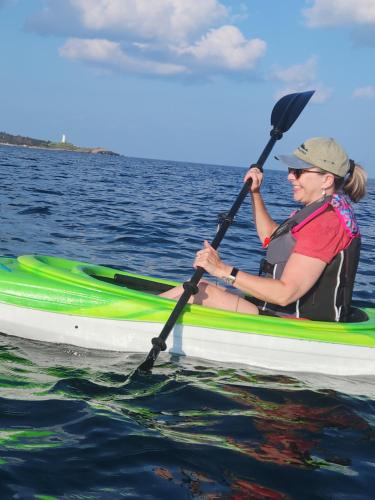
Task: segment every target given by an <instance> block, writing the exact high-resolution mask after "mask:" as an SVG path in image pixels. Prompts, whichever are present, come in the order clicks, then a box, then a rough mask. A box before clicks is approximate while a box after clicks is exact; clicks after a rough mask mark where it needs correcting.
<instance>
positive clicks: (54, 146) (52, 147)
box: [0, 132, 120, 156]
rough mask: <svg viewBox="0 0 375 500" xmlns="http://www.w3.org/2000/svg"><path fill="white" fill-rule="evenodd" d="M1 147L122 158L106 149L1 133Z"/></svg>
mask: <svg viewBox="0 0 375 500" xmlns="http://www.w3.org/2000/svg"><path fill="white" fill-rule="evenodd" d="M0 146H11V147H23V148H31V149H45V150H49V151H70V152H73V153H90V154H104V155H110V156H120V155H119V154H118V153H115V152H113V151H109V150H107V149H104V148H100V147H95V148H84V147H80V146H75V145H74V144H71V143H69V142H52V141H44V140H41V139H33V138H31V137H24V136H21V135H12V134H8V133H6V132H0Z"/></svg>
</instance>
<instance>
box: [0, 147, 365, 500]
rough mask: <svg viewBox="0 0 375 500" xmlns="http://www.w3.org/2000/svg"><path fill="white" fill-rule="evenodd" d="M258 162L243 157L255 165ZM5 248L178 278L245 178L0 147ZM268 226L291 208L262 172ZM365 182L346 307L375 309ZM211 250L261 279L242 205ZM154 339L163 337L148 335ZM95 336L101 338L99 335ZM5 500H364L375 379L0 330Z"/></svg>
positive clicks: (207, 169) (280, 184) (284, 192)
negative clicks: (146, 367) (148, 368)
mask: <svg viewBox="0 0 375 500" xmlns="http://www.w3.org/2000/svg"><path fill="white" fill-rule="evenodd" d="M252 160H254V159H252ZM0 173H1V181H2V182H1V184H2V189H1V197H0V201H1V222H2V231H1V233H2V238H1V248H0V253H1V254H3V255H8V256H16V255H21V254H35V253H39V254H49V255H56V256H63V257H67V258H72V259H78V260H84V261H89V262H94V263H99V264H105V265H110V266H115V267H119V268H123V269H127V270H129V271H135V272H140V273H143V274H149V275H153V276H160V277H168V278H178V279H182V280H184V279H187V278H188V277H189V276H190V275H191V273H192V268H191V262H192V260H193V257H194V253H195V251H196V250H197V249H199V248H200V245H201V243H202V240H203V239H206V238H207V239H209V240H210V239H212V238H213V236H214V233H215V229H216V223H217V221H216V215H217V214H218V213H219V212H222V211H225V210H228V209H229V208H230V206H231V205H232V203H233V201H234V199H235V197H236V196H237V194H238V192H239V190H240V188H241V182H242V177H243V174H244V169H240V168H229V167H219V166H207V165H196V164H188V163H177V162H172V161H155V160H145V159H135V158H124V157H104V156H93V155H85V154H76V153H63V152H47V151H38V150H31V149H22V148H7V147H2V148H0ZM264 188H265V189H264V195H265V198H266V199H267V201H268V204H269V207H270V209H271V213H272V215H273V216H274V217H275V218H276V219H282V218H284V217H285V216H287V215H288V214H289V213H290V211H291V209H292V208H293V207H294V206H293V204H292V202H291V201H290V200H291V195H290V191H289V188H288V187H287V182H286V176H285V174H284V173H282V172H277V171H267V179H266V182H265V186H264ZM374 188H375V183H374V182H373V181H371V182H370V190H369V191H370V192H369V196H368V197H367V199H366V200H365V201H364V202H361V203H360V204H359V205H358V207H357V213H358V215H359V219H360V221H361V229H362V233H363V241H364V243H363V251H362V261H361V264H360V268H359V272H358V279H357V285H356V289H355V298H356V299H361V300H367V301H374V300H375V293H374V290H375V287H374V285H375V265H374V259H373V256H374V250H375V230H374V226H373V212H374V209H375V189H374ZM221 254H222V256H223V258H224V259H226V260H228V262H230V263H232V264H235V265H237V267H240V268H241V269H246V270H248V271H250V272H256V270H257V265H258V260H259V258H260V255H261V249H260V246H259V243H258V241H257V238H256V236H255V231H254V227H253V224H252V222H251V217H250V207H249V203H248V202H246V203H245V204H244V205H243V207H242V208H241V211H240V213H239V215H238V217H237V221H236V224H235V225H234V226H233V227H232V228H231V229H230V230H229V231H228V233H227V236H226V238H225V240H224V241H223V243H222V245H221ZM156 333H158V332H156ZM104 334H105V332H103V335H104ZM0 360H1V362H0V498H1V499H8V498H9V499H11V498H12V499H13V498H14V499H43V500H44V499H45V500H47V499H112V498H114V499H116V498H123V497H126V498H142V499H159V498H160V499H165V498H178V499H180V498H181V499H185V498H186V499H188V498H194V499H233V500H236V499H242V498H246V499H272V500H279V499H319V498H322V499H325V498H327V499H345V500H346V499H347V500H352V499H355V500H358V499H372V498H374V497H375V494H374V491H375V435H374V430H375V399H374V397H373V396H372V395H371V394H369V393H368V387H371V384H372V383H373V382H375V380H371V379H369V380H367V381H365V382H366V384H365V383H364V381H363V380H346V381H345V384H343V383H342V381H341V380H339V379H334V378H333V377H317V378H316V379H315V380H314V381H313V382H312V381H311V380H309V379H306V378H303V377H302V376H300V377H295V376H294V377H292V376H288V375H285V374H284V375H283V374H276V373H271V372H265V371H264V372H262V371H260V370H251V369H244V368H243V367H238V366H228V365H224V364H217V363H216V364H214V363H211V362H206V361H202V360H194V359H184V358H180V359H177V358H173V357H172V358H170V357H166V356H164V355H163V356H160V358H159V360H158V363H157V366H156V367H155V369H154V372H153V375H152V376H145V375H136V376H133V377H131V378H128V375H129V374H130V373H131V372H132V370H133V369H134V368H136V366H138V364H139V363H140V362H141V361H142V360H143V356H140V355H135V354H126V353H108V352H99V351H89V350H83V349H77V348H72V347H69V346H55V345H49V344H43V343H38V342H31V341H26V340H23V339H17V338H11V337H7V336H5V335H1V336H0Z"/></svg>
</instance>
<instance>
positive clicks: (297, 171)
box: [288, 167, 325, 179]
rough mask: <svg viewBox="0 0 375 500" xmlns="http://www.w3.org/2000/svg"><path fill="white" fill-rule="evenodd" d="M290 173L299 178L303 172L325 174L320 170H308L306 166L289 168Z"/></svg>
mask: <svg viewBox="0 0 375 500" xmlns="http://www.w3.org/2000/svg"><path fill="white" fill-rule="evenodd" d="M288 173H289V174H293V175H294V177H295V178H296V179H299V178H300V177H301V175H302V174H320V175H324V174H325V172H319V171H318V170H308V169H305V168H290V167H289V168H288Z"/></svg>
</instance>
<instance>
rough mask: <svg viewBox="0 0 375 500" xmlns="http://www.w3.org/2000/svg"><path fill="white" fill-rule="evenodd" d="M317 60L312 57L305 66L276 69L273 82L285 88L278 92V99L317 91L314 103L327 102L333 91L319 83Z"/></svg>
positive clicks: (272, 76) (297, 65)
mask: <svg viewBox="0 0 375 500" xmlns="http://www.w3.org/2000/svg"><path fill="white" fill-rule="evenodd" d="M316 73H317V59H316V57H310V58H309V59H308V60H307V61H306V62H305V63H303V64H295V65H293V66H289V67H288V68H281V69H276V70H274V71H273V73H272V74H271V78H272V79H273V80H276V81H279V82H282V83H283V87H282V88H281V89H280V90H279V91H278V92H277V97H281V96H283V95H286V94H290V93H293V92H303V91H306V90H315V93H314V95H313V97H312V99H311V100H312V102H315V103H323V102H326V101H327V100H328V99H329V98H330V97H331V95H332V89H329V88H328V87H326V86H325V85H323V84H322V83H320V82H318V81H317V77H316Z"/></svg>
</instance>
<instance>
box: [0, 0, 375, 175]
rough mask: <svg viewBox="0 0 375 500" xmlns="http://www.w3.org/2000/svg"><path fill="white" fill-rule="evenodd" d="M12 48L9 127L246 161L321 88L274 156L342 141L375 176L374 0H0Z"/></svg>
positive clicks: (119, 147)
mask: <svg viewBox="0 0 375 500" xmlns="http://www.w3.org/2000/svg"><path fill="white" fill-rule="evenodd" d="M0 55H1V65H0V77H1V80H0V81H1V92H0V130H1V131H6V132H9V133H13V134H21V135H27V136H30V137H36V138H42V139H49V140H60V138H61V136H62V134H63V133H65V134H66V136H67V139H68V140H69V141H70V142H73V143H74V144H77V145H81V146H102V147H105V148H107V149H112V150H114V151H117V152H119V153H122V154H125V155H128V156H138V157H146V158H160V159H170V160H181V161H192V162H199V163H212V164H221V165H238V166H246V165H248V164H249V163H251V162H253V161H255V160H256V159H257V157H258V156H259V154H260V152H261V150H262V149H263V147H264V145H265V143H266V141H267V140H268V134H269V130H270V123H269V119H270V114H271V110H272V107H273V105H274V104H275V102H276V100H277V99H278V98H279V97H280V96H282V95H284V94H285V93H289V92H294V91H301V90H310V89H316V94H315V96H314V101H313V102H311V104H309V106H308V107H307V108H306V109H305V111H304V112H303V114H302V115H301V116H300V118H299V120H298V121H297V122H296V123H295V125H294V126H293V127H292V129H291V130H290V131H289V132H288V133H287V134H285V137H284V138H283V139H282V140H281V141H280V142H279V143H278V144H277V146H276V147H275V153H276V152H289V151H290V150H292V149H293V148H294V147H295V146H297V145H298V144H300V143H301V142H302V141H303V140H304V139H306V138H308V137H313V136H325V135H326V136H332V137H335V138H336V139H337V140H339V141H340V142H341V143H342V144H343V145H344V147H345V148H346V150H347V151H348V153H349V155H350V156H351V157H352V158H353V159H355V160H356V161H358V162H360V163H362V164H363V165H364V166H365V168H367V170H368V171H369V173H370V176H371V177H375V161H374V154H373V149H372V145H373V143H374V142H375V132H374V119H375V0H309V1H303V0H299V1H297V0H282V1H280V0H247V1H242V2H241V1H230V0H0ZM268 166H269V167H270V168H279V165H277V164H275V162H273V161H270V162H269V163H268Z"/></svg>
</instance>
